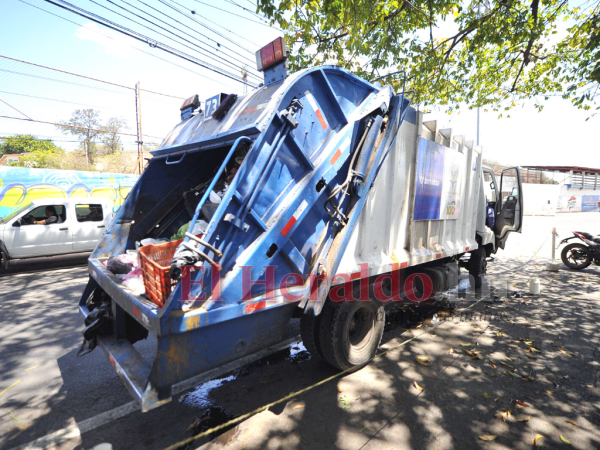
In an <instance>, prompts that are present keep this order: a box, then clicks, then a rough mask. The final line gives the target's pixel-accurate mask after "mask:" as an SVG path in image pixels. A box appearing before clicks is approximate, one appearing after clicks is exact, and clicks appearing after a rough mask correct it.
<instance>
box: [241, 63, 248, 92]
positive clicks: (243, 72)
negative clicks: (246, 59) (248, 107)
mask: <svg viewBox="0 0 600 450" xmlns="http://www.w3.org/2000/svg"><path fill="white" fill-rule="evenodd" d="M247 78H248V72H246V65H245V64H244V67H242V80H244V94H246V92H247V89H248V85H247V84H246V79H247Z"/></svg>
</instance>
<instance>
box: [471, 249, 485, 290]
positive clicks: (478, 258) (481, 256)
mask: <svg viewBox="0 0 600 450" xmlns="http://www.w3.org/2000/svg"><path fill="white" fill-rule="evenodd" d="M486 271H487V256H486V253H485V249H484V248H483V247H479V248H478V249H477V250H475V251H473V252H471V259H470V260H469V275H471V276H472V277H473V278H475V289H480V288H481V286H482V285H483V277H482V275H485V273H486Z"/></svg>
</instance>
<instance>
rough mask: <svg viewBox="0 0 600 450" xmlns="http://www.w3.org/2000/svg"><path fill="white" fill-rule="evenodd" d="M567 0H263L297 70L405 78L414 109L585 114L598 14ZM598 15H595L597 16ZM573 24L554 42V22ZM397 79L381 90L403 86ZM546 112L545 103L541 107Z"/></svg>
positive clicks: (596, 57) (599, 68)
mask: <svg viewBox="0 0 600 450" xmlns="http://www.w3.org/2000/svg"><path fill="white" fill-rule="evenodd" d="M585 7H586V8H587V9H586V10H585V11H582V10H579V9H578V8H571V7H569V5H568V3H566V2H562V1H560V0H545V1H544V2H541V1H537V0H534V1H533V2H532V1H531V0H513V1H509V2H507V1H495V2H491V3H490V4H489V9H487V8H486V7H484V6H483V5H482V4H479V3H477V2H474V3H473V4H472V5H471V6H467V4H465V3H463V2H459V1H458V0H448V1H447V0H431V1H429V0H427V1H425V0H415V1H408V0H391V1H390V0H387V1H386V0H293V1H292V0H281V1H279V2H275V0H258V11H259V12H261V13H263V14H265V15H267V16H268V17H269V18H271V19H272V20H274V21H275V22H276V23H278V24H279V26H280V27H281V28H282V29H283V30H284V31H285V33H286V41H287V43H288V45H289V46H290V48H291V49H292V52H291V53H292V55H291V57H290V64H291V70H298V69H301V68H304V67H310V66H315V65H320V64H336V65H338V66H341V67H343V68H346V69H348V70H350V71H352V72H354V73H355V74H357V75H359V76H361V77H363V78H366V79H368V80H372V79H375V78H377V77H379V76H381V75H385V74H386V73H392V72H396V71H398V70H406V72H407V74H408V78H407V89H413V90H415V92H416V97H415V101H416V102H417V103H421V104H426V105H434V104H435V105H443V106H446V108H447V110H448V111H449V112H450V111H454V110H456V109H457V108H458V106H459V105H460V104H462V103H467V104H468V105H469V107H477V106H484V105H489V107H490V109H492V110H493V111H496V112H500V110H505V108H509V109H510V108H513V107H515V106H518V104H519V102H520V101H523V100H526V99H536V100H537V97H539V96H543V97H545V98H548V96H550V95H555V94H558V95H562V96H564V97H565V98H570V99H572V100H573V102H574V104H575V105H576V106H578V107H581V108H584V107H586V106H587V107H588V108H589V104H590V103H591V102H593V100H594V96H595V91H591V88H592V87H594V86H597V84H598V83H599V82H600V53H599V52H600V50H599V48H600V47H599V46H600V20H598V19H599V18H600V10H599V9H598V2H596V3H594V4H591V5H588V6H585ZM594 8H595V9H594ZM563 20H570V22H571V23H575V25H573V26H572V27H571V28H569V29H568V30H567V32H564V31H563V32H561V33H558V34H557V29H556V23H557V22H562V21H563ZM558 36H560V37H558ZM402 81H403V80H402V79H401V77H400V76H399V75H395V76H388V77H385V78H384V79H383V80H382V82H383V83H389V84H392V86H393V87H394V88H395V89H396V90H399V89H401V87H402ZM539 108H540V109H541V105H540V106H539Z"/></svg>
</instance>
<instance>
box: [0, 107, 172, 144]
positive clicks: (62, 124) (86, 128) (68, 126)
mask: <svg viewBox="0 0 600 450" xmlns="http://www.w3.org/2000/svg"><path fill="white" fill-rule="evenodd" d="M21 114H22V113H21ZM0 119H14V120H24V121H25V122H36V123H44V124H46V125H54V126H57V127H67V128H77V129H80V130H90V131H98V132H100V133H108V132H107V131H106V130H99V129H97V128H89V127H78V126H76V125H69V124H66V123H56V122H45V121H43V120H34V119H23V118H21V117H12V116H0ZM110 133H114V134H122V135H123V136H135V137H137V134H131V133H121V132H114V131H110ZM145 136H146V137H151V138H154V139H163V138H160V137H158V136H150V135H148V134H146V135H145Z"/></svg>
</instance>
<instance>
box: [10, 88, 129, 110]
mask: <svg viewBox="0 0 600 450" xmlns="http://www.w3.org/2000/svg"><path fill="white" fill-rule="evenodd" d="M0 94H10V95H18V96H20V97H29V98H35V99H38V100H48V101H52V102H60V103H69V104H71V105H80V106H89V107H92V108H99V109H113V110H115V111H121V110H120V109H115V108H106V107H105V106H98V105H89V104H87V103H77V102H69V101H67V100H59V99H57V98H48V97H39V96H37V95H27V94H19V93H18V92H8V91H0Z"/></svg>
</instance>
